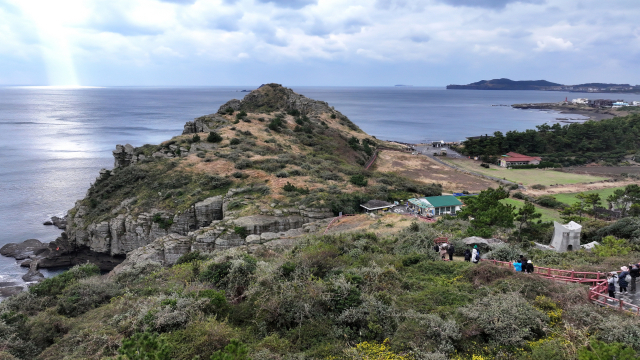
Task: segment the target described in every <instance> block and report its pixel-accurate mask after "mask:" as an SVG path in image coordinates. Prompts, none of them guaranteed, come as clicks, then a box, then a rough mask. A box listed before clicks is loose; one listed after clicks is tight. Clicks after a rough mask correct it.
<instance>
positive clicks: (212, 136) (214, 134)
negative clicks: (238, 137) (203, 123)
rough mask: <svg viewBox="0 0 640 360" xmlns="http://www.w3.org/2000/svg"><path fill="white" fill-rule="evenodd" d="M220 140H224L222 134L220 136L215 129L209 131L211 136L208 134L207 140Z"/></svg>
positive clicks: (212, 141)
mask: <svg viewBox="0 0 640 360" xmlns="http://www.w3.org/2000/svg"><path fill="white" fill-rule="evenodd" d="M220 141H222V136H220V134H218V133H217V132H215V131H211V132H210V133H209V136H207V142H210V143H217V142H220Z"/></svg>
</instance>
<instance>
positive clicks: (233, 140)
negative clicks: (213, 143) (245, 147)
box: [229, 138, 241, 145]
mask: <svg viewBox="0 0 640 360" xmlns="http://www.w3.org/2000/svg"><path fill="white" fill-rule="evenodd" d="M240 142H241V141H240V139H238V138H233V139H231V140H229V145H238V144H240Z"/></svg>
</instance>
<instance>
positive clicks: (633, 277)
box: [629, 264, 640, 293]
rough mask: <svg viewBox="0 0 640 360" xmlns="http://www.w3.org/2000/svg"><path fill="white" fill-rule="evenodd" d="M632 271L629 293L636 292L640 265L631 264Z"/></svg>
mask: <svg viewBox="0 0 640 360" xmlns="http://www.w3.org/2000/svg"><path fill="white" fill-rule="evenodd" d="M629 266H630V267H631V270H629V275H631V282H630V283H629V292H630V293H635V292H636V279H637V278H638V276H640V267H638V264H630V265H629Z"/></svg>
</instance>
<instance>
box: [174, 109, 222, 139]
mask: <svg viewBox="0 0 640 360" xmlns="http://www.w3.org/2000/svg"><path fill="white" fill-rule="evenodd" d="M225 123H228V121H227V120H226V119H225V118H223V117H222V116H220V115H217V114H211V115H205V116H201V117H199V118H195V119H194V120H193V121H187V123H186V124H184V130H182V135H187V134H195V133H202V132H210V131H214V130H215V129H217V128H218V127H219V126H220V125H221V124H225Z"/></svg>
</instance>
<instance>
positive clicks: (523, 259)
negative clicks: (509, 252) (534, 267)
mask: <svg viewBox="0 0 640 360" xmlns="http://www.w3.org/2000/svg"><path fill="white" fill-rule="evenodd" d="M528 261H529V260H527V257H526V256H523V257H522V272H525V271H527V262H528Z"/></svg>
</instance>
